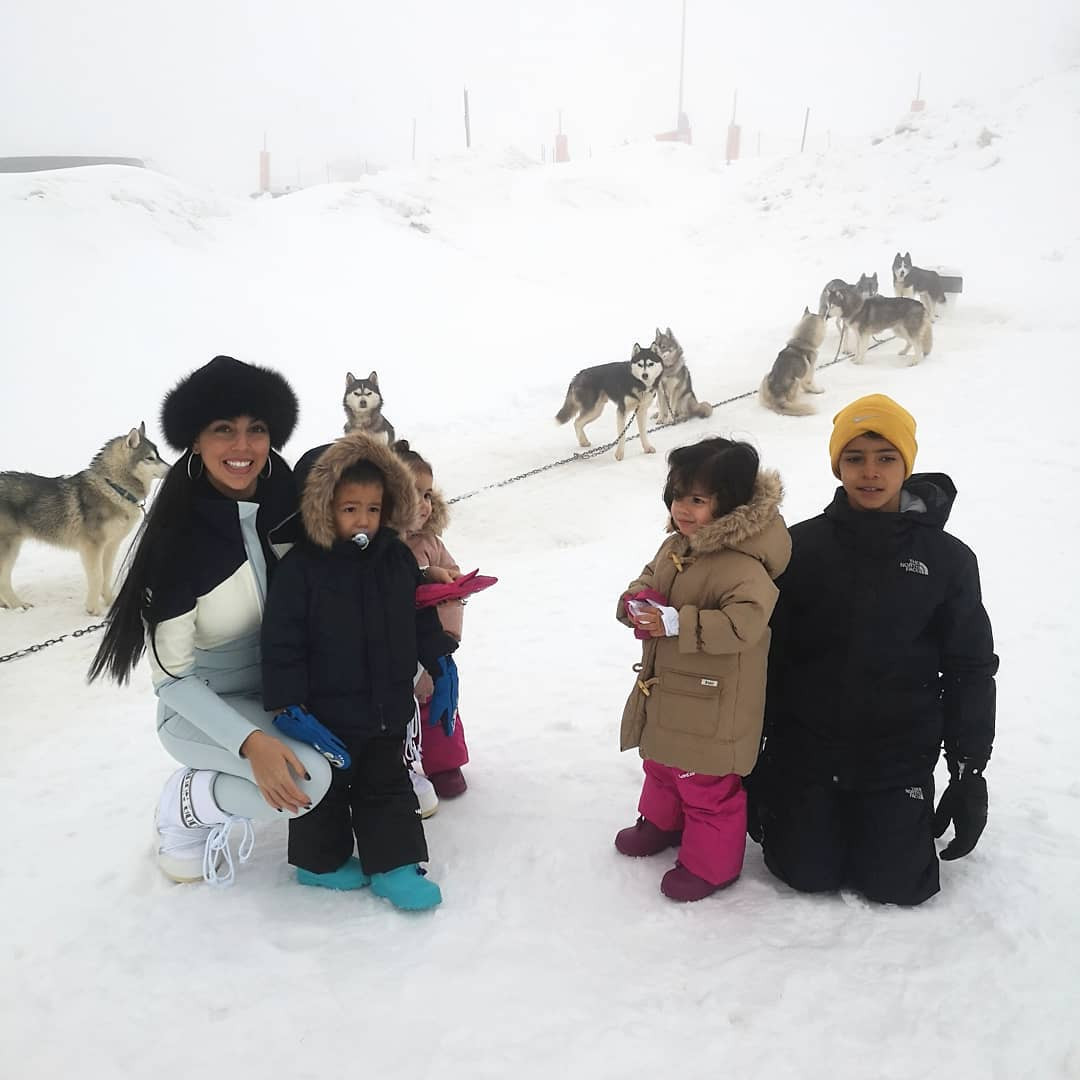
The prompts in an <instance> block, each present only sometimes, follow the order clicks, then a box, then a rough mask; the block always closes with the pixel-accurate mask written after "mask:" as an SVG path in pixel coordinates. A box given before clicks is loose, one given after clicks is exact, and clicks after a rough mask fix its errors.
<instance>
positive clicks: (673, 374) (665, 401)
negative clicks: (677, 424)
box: [652, 326, 713, 424]
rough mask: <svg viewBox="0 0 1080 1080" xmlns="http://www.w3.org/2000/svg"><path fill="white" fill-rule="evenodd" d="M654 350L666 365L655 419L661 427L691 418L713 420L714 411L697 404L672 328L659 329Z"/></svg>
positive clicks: (684, 359) (654, 342)
mask: <svg viewBox="0 0 1080 1080" xmlns="http://www.w3.org/2000/svg"><path fill="white" fill-rule="evenodd" d="M652 348H653V352H654V353H656V355H657V356H659V357H660V362H661V363H662V364H663V365H664V373H663V375H661V376H660V382H659V384H658V385H657V389H656V397H657V401H658V402H659V404H660V410H659V412H657V414H656V416H657V419H659V421H660V423H662V424H669V423H671V422H672V421H674V420H686V419H688V418H689V417H691V416H699V417H705V416H712V411H713V407H712V406H711V405H710V404H709V403H708V402H707V401H698V399H697V395H696V394H695V393H694V383H693V381H692V380H691V378H690V369H689V368H688V367H687V366H686V357H685V356H684V355H683V348H682V346H681V345H680V344H679V343H678V341H676V340H675V335H674V334H673V333H672V332H671V327H670V326H669V327H668V328H667V329H666V330H661V329H660V327H659V326H658V327H657V328H656V337H654V338H653V343H652Z"/></svg>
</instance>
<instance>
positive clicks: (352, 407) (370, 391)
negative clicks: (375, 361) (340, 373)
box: [341, 371, 394, 446]
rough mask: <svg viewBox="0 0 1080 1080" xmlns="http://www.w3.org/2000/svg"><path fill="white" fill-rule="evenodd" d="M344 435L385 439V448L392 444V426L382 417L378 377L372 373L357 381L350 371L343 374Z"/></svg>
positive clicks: (381, 398) (381, 399) (381, 400)
mask: <svg viewBox="0 0 1080 1080" xmlns="http://www.w3.org/2000/svg"><path fill="white" fill-rule="evenodd" d="M341 404H342V405H343V406H344V407H345V434H346V435H348V434H349V433H350V432H353V431H362V432H364V434H365V435H371V436H373V437H374V438H376V439H385V440H386V444H387V446H390V445H392V444H393V442H394V425H393V424H391V423H390V421H389V420H387V419H386V417H385V416H383V411H382V407H383V396H382V391H381V390H380V389H379V376H378V374H377V373H376V372H374V371H373V372H372V373H371V374H370V375H369V376H368V377H367V378H366V379H358V378H357V377H356V376H355V375H354V374H353V373H352V372H351V371H349V372H346V373H345V396H344V397H343V398H342V399H341Z"/></svg>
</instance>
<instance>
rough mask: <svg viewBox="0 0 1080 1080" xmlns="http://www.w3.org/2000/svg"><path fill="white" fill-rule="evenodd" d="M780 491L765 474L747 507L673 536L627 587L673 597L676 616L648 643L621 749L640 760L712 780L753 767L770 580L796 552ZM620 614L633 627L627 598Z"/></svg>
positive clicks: (775, 477) (776, 479) (771, 601)
mask: <svg viewBox="0 0 1080 1080" xmlns="http://www.w3.org/2000/svg"><path fill="white" fill-rule="evenodd" d="M782 496H783V486H782V484H781V482H780V476H779V474H777V473H775V472H772V471H766V470H763V471H761V472H759V473H758V478H757V481H756V483H755V485H754V494H753V496H752V497H751V499H750V501H749V502H748V503H745V504H744V505H742V506H738V507H736V508H735V509H734V510H733V511H732V512H731V513H730V514H726V515H725V516H724V517H722V518H717V519H716V520H715V521H711V522H709V523H708V524H707V525H703V526H702V527H701V528H700V529H699V530H698V531H697V532H696V533H695V534H694V535H693V536H692V537H690V538H687V537H685V536H683V535H682V534H681V533H679V532H673V534H672V535H671V536H669V537H668V538H667V539H666V540H665V541H664V543H663V544H662V545H661V546H660V550H659V551H658V552H657V553H656V557H655V558H654V559H653V560H652V562H650V563H649V565H648V566H646V567H645V569H644V570H643V571H642V572H641V574H640V575H639V577H638V578H637V579H636V580H634V581H632V582H631V583H630V585H629V586H627V589H626V592H627V593H633V592H636V591H637V590H639V589H644V588H651V589H655V590H656V591H657V592H659V593H662V594H663V595H664V596H666V597H667V598H668V602H669V603H670V605H671V606H672V607H674V608H676V609H677V610H678V612H679V635H678V637H663V638H649V639H647V640H646V641H644V642H642V646H643V649H642V657H641V663H640V664H639V665H635V670H637V671H638V676H637V679H636V681H635V684H634V689H633V690H632V691H631V693H630V697H629V699H628V700H627V702H626V708H625V710H624V711H623V718H622V735H621V745H620V749H622V750H628V749H630V747H632V746H637V747H638V748H639V750H640V753H641V756H642V757H643V758H648V759H650V760H652V761H658V762H660V763H662V764H664V765H672V766H674V767H675V768H679V769H685V770H686V771H688V772H699V773H706V774H708V775H711V776H727V775H729V774H730V773H738V774H739V775H740V776H745V775H746V774H747V773H749V772H750V770H751V769H752V768H753V767H754V762H755V761H756V760H757V755H758V748H759V746H760V743H761V727H762V718H763V716H764V711H765V672H766V662H767V659H768V655H769V617H770V616H771V615H772V610H773V607H774V605H775V604H776V598H777V596H778V595H779V594H778V592H777V589H776V586H775V585H774V584H773V580H774V579H775V578H776V577H778V576H779V575H780V574H782V573H783V572H784V568H785V567H786V566H787V563H788V559H789V558H790V557H791V539H790V537H789V536H788V531H787V526H786V525H785V524H784V519H783V518H782V517H781V516H780V509H779V508H780V500H781V498H782ZM674 528H675V526H674V523H673V522H671V521H670V520H669V522H668V529H669V530H674ZM624 596H625V593H624ZM616 614H617V618H618V619H619V621H620V622H622V623H624V624H626V625H627V626H629V625H631V624H630V620H629V617H628V616H627V613H626V605H625V602H624V597H620V598H619V608H618V611H617V613H616Z"/></svg>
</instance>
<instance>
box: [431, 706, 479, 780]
mask: <svg viewBox="0 0 1080 1080" xmlns="http://www.w3.org/2000/svg"><path fill="white" fill-rule="evenodd" d="M430 714H431V706H430V704H424V705H421V706H420V764H421V765H423V767H424V775H425V776H431V775H433V774H434V773H441V772H448V771H449V770H450V769H460V768H461V766H462V765H464V764H465V763H466V762H467V761H468V760H469V748H468V747H467V746H466V745H465V729H464V728H463V727H462V724H461V713H458V717H457V723H456V724H455V725H454V734H453V735H447V734H446V732H445V731H443V726H442V724H429V723H428V716H429V715H430Z"/></svg>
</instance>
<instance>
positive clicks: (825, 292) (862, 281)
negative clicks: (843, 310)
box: [818, 270, 878, 355]
mask: <svg viewBox="0 0 1080 1080" xmlns="http://www.w3.org/2000/svg"><path fill="white" fill-rule="evenodd" d="M836 289H843V290H845V291H847V292H849V293H852V294H857V295H859V296H861V297H862V298H863V299H864V300H869V299H870V297H871V296H877V294H878V278H877V271H876V270H875V271H874V273H873V274H860V275H859V280H858V281H857V282H856V283H855V284H854V285H849V284H848V283H847V282H846V281H844V280H842V279H841V278H833V279H832V281H830V282H829V283H828V284H827V285H826V286H825V288H824V289H822V290H821V300H820V301H819V302H818V314H819V315H820V316H821V317H822V318H826V319H827V318H828V316H829V294H830V293H831V292H833V291H835V290H836ZM836 325H837V329H838V330H839V331H840V351H841V352H843V353H846V354H849V355H850V354H851V353H852V352H854V351H855V350H854V349H853V348H852V347H851V346H850V344H849V343H848V341H846V340H845V339H846V338H847V336H848V334H847V324H846V323H845V321H844V319H843V318H842V317H838V318H837V320H836Z"/></svg>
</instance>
